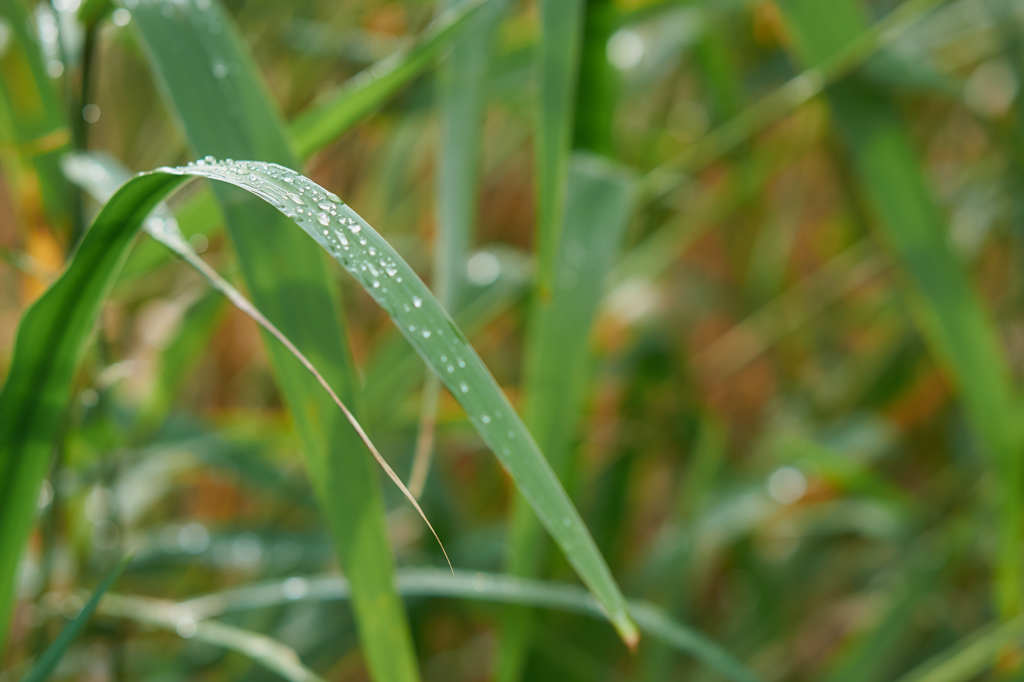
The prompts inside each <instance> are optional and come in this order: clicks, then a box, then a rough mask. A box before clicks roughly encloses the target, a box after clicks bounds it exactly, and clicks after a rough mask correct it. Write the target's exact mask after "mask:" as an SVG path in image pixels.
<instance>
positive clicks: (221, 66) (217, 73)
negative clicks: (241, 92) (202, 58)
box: [213, 60, 228, 79]
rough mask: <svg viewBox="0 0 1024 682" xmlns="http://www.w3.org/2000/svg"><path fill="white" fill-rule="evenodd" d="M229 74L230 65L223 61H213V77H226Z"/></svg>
mask: <svg viewBox="0 0 1024 682" xmlns="http://www.w3.org/2000/svg"><path fill="white" fill-rule="evenodd" d="M227 75H228V65H227V64H225V63H224V62H222V61H219V60H218V61H216V62H214V63H213V77H214V78H217V79H221V78H224V77H225V76H227Z"/></svg>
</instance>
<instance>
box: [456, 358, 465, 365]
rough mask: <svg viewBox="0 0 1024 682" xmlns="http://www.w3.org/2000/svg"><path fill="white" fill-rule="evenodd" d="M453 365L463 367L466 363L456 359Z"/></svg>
mask: <svg viewBox="0 0 1024 682" xmlns="http://www.w3.org/2000/svg"><path fill="white" fill-rule="evenodd" d="M455 364H457V365H458V366H459V367H465V366H466V361H465V360H463V359H462V358H458V359H457V360H456V362H455Z"/></svg>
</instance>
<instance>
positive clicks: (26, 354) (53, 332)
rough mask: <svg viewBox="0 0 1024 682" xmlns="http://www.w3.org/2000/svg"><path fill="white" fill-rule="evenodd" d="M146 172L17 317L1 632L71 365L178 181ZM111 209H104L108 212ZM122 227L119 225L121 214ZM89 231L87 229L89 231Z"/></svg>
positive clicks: (1, 397) (6, 398)
mask: <svg viewBox="0 0 1024 682" xmlns="http://www.w3.org/2000/svg"><path fill="white" fill-rule="evenodd" d="M180 182H181V179H179V178H174V177H171V176H147V177H144V178H140V179H139V180H138V181H136V182H133V183H131V184H130V185H129V186H127V187H126V188H125V189H124V191H123V192H122V193H121V195H120V196H121V201H122V202H124V203H123V204H122V207H124V206H128V207H129V208H128V209H127V210H126V211H125V212H124V213H123V214H121V215H117V216H114V217H113V218H111V216H110V213H108V214H107V215H106V216H103V215H102V214H101V218H102V220H98V221H97V223H95V224H94V226H93V231H92V232H90V233H89V237H87V238H86V239H85V240H84V241H83V243H82V245H81V247H80V248H79V249H78V251H77V252H76V254H75V257H74V259H73V260H72V266H70V267H69V268H68V270H67V271H66V272H65V273H64V274H63V275H62V276H61V277H60V278H59V279H58V280H57V281H56V282H55V283H54V284H53V285H52V286H51V287H50V288H49V289H48V290H47V291H46V293H44V294H43V295H42V296H41V297H40V298H39V299H38V300H37V301H36V303H35V304H34V305H33V306H32V307H30V308H29V309H28V311H26V313H25V314H24V316H23V317H22V321H21V324H20V325H19V331H18V336H17V340H16V341H15V347H14V353H13V355H12V359H11V366H10V371H9V372H8V374H7V379H6V381H5V383H4V386H3V390H2V391H0V453H2V454H3V459H2V460H0V493H2V494H0V518H2V519H3V520H4V522H3V523H2V524H0V626H2V629H3V632H4V633H6V628H7V625H8V622H9V619H10V616H11V607H12V605H13V600H14V577H15V574H16V571H17V567H18V562H19V559H20V558H21V555H22V551H23V549H24V547H25V544H26V542H27V540H28V535H29V531H30V530H31V529H32V525H33V521H34V518H35V509H36V500H37V499H38V495H39V486H40V484H41V483H42V480H43V477H44V476H45V475H46V471H47V469H48V468H49V465H50V459H51V455H52V452H53V439H54V434H55V433H56V432H57V429H58V425H59V424H60V420H61V416H62V415H63V413H64V410H65V408H66V405H67V402H68V398H69V393H70V390H71V380H72V377H73V375H74V371H75V367H76V366H77V364H78V362H79V360H80V359H81V356H82V353H83V352H84V349H85V345H86V341H87V339H88V337H89V334H90V332H91V330H92V328H93V324H94V323H95V320H96V315H97V314H98V312H99V307H100V304H101V302H102V301H103V299H104V298H105V297H106V295H107V293H108V292H109V290H110V286H111V284H112V283H113V277H114V274H115V273H116V272H117V270H118V267H119V266H120V264H121V262H122V261H123V259H124V256H125V254H126V252H127V250H128V247H129V245H130V244H131V240H132V238H133V237H134V234H135V231H136V229H137V228H138V226H139V224H140V223H141V221H142V218H143V217H144V215H145V214H146V213H147V212H148V211H149V210H150V209H152V208H153V206H155V205H156V203H157V201H158V200H159V198H160V196H161V194H160V192H163V193H166V192H168V191H170V190H171V189H172V188H173V187H174V186H176V185H178V184H180ZM111 213H112V212H111ZM126 220H128V221H135V222H134V224H131V225H129V229H119V228H120V227H122V226H123V225H124V224H127V223H125V221H126ZM93 233H95V236H93Z"/></svg>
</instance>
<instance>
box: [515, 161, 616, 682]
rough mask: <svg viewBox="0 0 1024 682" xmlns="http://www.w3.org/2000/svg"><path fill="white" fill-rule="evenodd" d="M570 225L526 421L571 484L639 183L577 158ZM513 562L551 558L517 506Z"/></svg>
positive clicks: (521, 628)
mask: <svg viewBox="0 0 1024 682" xmlns="http://www.w3.org/2000/svg"><path fill="white" fill-rule="evenodd" d="M569 168H570V172H569V193H568V198H567V203H566V209H565V216H566V218H565V226H564V227H563V229H562V234H561V237H560V239H559V249H558V253H557V255H556V257H555V261H554V280H553V281H552V282H551V288H550V290H549V291H548V292H547V294H546V295H543V294H542V295H541V296H540V298H542V299H543V300H542V301H537V302H536V303H535V305H534V308H533V310H532V317H531V320H530V330H529V336H528V338H527V347H526V351H525V352H526V358H527V368H526V385H525V389H524V391H525V407H524V418H525V419H526V423H527V424H529V425H530V430H531V432H532V433H533V435H534V437H535V438H536V439H537V443H538V444H539V445H540V448H541V451H542V452H544V454H545V456H546V457H547V459H548V462H549V463H550V464H551V467H552V469H554V471H555V473H556V474H557V475H558V476H559V478H560V479H561V480H562V481H563V482H565V481H566V476H567V475H568V472H569V470H570V468H571V463H572V457H571V454H572V447H571V445H572V443H573V441H574V440H575V434H576V426H577V424H578V422H579V416H580V411H581V409H582V406H583V398H584V395H585V388H586V368H587V359H588V357H589V353H588V347H589V340H590V329H591V327H592V325H593V323H594V319H595V317H596V313H597V307H598V303H599V302H600V300H601V294H602V292H603V290H604V286H603V285H604V280H605V278H606V277H607V276H608V273H609V272H610V271H611V268H612V265H613V264H614V262H615V260H616V256H617V255H618V251H619V244H620V242H621V240H622V237H623V234H624V233H625V228H626V225H627V224H628V222H629V216H630V211H631V208H632V205H631V202H632V182H631V179H630V178H629V177H628V175H626V174H625V173H623V171H621V170H620V169H618V168H616V167H614V166H613V165H612V164H611V163H609V162H605V161H602V160H600V159H599V158H597V157H593V156H587V155H576V156H573V157H572V161H571V163H570V167H569ZM510 534H511V540H510V543H509V551H508V556H507V566H508V569H509V572H510V573H512V574H514V575H519V576H528V577H532V576H535V575H537V574H538V573H539V572H540V571H541V570H542V568H543V566H544V565H545V563H546V558H547V557H548V556H549V552H548V551H547V547H546V546H545V545H544V544H543V536H542V534H541V532H540V527H539V525H538V524H537V520H536V517H535V516H534V514H533V512H531V511H530V508H529V507H528V506H527V505H526V504H525V503H524V502H523V500H521V499H517V501H516V504H515V507H514V511H513V518H512V526H511V533H510ZM529 620H530V616H529V614H528V613H526V612H517V611H513V612H511V613H510V614H509V616H508V618H507V620H506V636H505V638H504V639H503V644H502V655H501V658H500V659H499V666H500V667H499V672H498V675H499V679H503V680H513V679H517V678H518V677H519V675H520V673H521V666H522V665H523V657H524V655H525V650H526V648H527V643H528V640H529V628H530V625H529Z"/></svg>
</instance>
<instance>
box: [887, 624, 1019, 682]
mask: <svg viewBox="0 0 1024 682" xmlns="http://www.w3.org/2000/svg"><path fill="white" fill-rule="evenodd" d="M1021 639H1024V617H1021V616H1018V617H1017V618H1014V619H1012V620H1009V621H1006V622H1004V623H992V624H990V625H987V626H986V627H984V628H981V629H980V630H978V631H977V632H975V633H973V634H971V635H970V636H968V637H965V638H964V639H961V640H959V641H958V642H957V643H956V644H954V645H953V646H952V647H951V648H950V649H949V650H948V651H944V652H942V653H941V654H939V655H937V656H935V657H934V658H932V659H930V660H928V661H925V662H924V663H922V664H921V665H920V666H918V667H916V668H914V669H913V670H911V671H910V672H908V673H907V674H906V675H904V676H902V677H900V678H899V682H964V681H965V680H973V679H977V677H978V675H981V674H982V673H983V672H985V671H986V670H988V669H989V668H990V667H991V666H992V662H993V661H994V660H995V659H996V657H997V656H998V655H999V652H1001V651H1004V650H1005V649H1006V647H1008V646H1011V645H1013V644H1014V643H1019V642H1020V641H1021Z"/></svg>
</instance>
